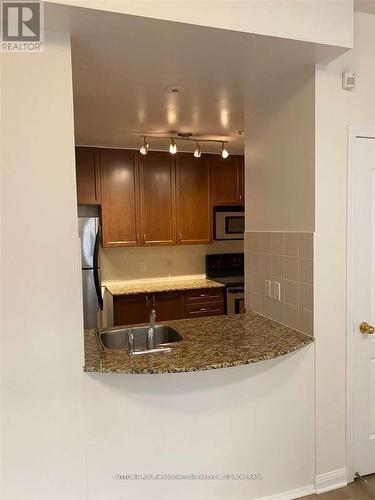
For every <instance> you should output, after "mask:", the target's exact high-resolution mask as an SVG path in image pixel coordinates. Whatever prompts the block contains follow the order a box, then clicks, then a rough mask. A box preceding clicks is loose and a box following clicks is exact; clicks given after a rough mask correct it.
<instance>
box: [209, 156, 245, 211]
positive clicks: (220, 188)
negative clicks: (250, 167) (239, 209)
mask: <svg viewBox="0 0 375 500" xmlns="http://www.w3.org/2000/svg"><path fill="white" fill-rule="evenodd" d="M212 178H213V181H212V184H213V204H214V205H243V204H244V199H245V198H244V157H243V156H239V155H232V156H229V157H228V158H226V159H223V158H222V157H221V156H219V155H212Z"/></svg>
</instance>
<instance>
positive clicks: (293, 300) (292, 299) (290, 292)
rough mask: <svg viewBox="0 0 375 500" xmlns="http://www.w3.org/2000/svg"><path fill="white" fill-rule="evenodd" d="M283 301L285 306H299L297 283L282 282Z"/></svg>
mask: <svg viewBox="0 0 375 500" xmlns="http://www.w3.org/2000/svg"><path fill="white" fill-rule="evenodd" d="M284 300H285V303H286V304H291V305H294V306H298V305H299V301H298V282H297V281H287V280H285V281H284Z"/></svg>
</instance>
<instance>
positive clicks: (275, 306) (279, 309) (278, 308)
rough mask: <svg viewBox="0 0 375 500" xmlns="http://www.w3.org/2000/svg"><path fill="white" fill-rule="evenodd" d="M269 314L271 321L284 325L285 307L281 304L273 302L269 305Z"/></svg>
mask: <svg viewBox="0 0 375 500" xmlns="http://www.w3.org/2000/svg"><path fill="white" fill-rule="evenodd" d="M271 314H272V319H274V320H275V321H279V322H280V323H284V321H285V306H284V303H283V302H278V301H277V300H273V301H272V304H271Z"/></svg>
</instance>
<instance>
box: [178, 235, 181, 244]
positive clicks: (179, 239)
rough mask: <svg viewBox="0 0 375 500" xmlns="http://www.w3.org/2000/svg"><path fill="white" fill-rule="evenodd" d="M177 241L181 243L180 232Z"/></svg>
mask: <svg viewBox="0 0 375 500" xmlns="http://www.w3.org/2000/svg"><path fill="white" fill-rule="evenodd" d="M178 241H179V242H180V243H181V241H182V236H181V233H178Z"/></svg>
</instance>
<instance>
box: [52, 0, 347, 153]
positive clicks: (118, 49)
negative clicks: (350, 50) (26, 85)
mask: <svg viewBox="0 0 375 500" xmlns="http://www.w3.org/2000/svg"><path fill="white" fill-rule="evenodd" d="M45 27H46V29H47V30H51V31H64V32H70V33H71V40H72V68H73V91H74V115H75V134H76V143H77V144H81V145H98V146H100V145H102V146H117V147H139V145H140V144H141V139H140V138H139V135H140V134H146V135H148V136H149V140H148V142H149V143H150V149H165V148H166V146H167V141H166V140H161V139H157V138H152V137H150V136H152V135H153V134H154V135H157V134H163V135H165V134H172V133H174V132H192V133H193V134H194V135H197V136H199V137H202V138H210V139H220V140H228V141H229V148H228V149H229V151H230V152H233V153H241V152H243V144H244V135H243V134H242V131H243V129H244V99H245V95H248V94H249V92H250V93H251V94H252V96H253V97H254V96H256V94H257V92H262V89H264V88H265V87H269V86H270V85H275V84H276V85H277V82H278V81H279V80H280V79H282V78H283V77H289V78H290V77H291V75H293V72H294V71H298V70H299V69H301V68H306V66H307V65H312V64H315V63H316V62H324V61H328V60H330V59H332V58H333V57H335V56H337V55H339V54H340V53H342V51H343V49H340V48H338V47H329V46H322V45H315V44H311V43H304V42H297V41H292V40H284V39H280V38H273V37H266V36H260V35H251V34H246V33H239V32H233V31H227V30H220V29H215V28H207V27H202V26H194V25H188V24H182V23H174V22H170V21H161V20H155V19H149V18H144V17H137V16H129V15H125V14H118V13H112V12H105V11H99V10H93V9H86V8H79V7H70V6H64V5H58V4H48V3H46V5H45ZM170 86H177V87H182V90H181V91H180V92H179V93H178V94H173V93H170V92H169V91H168V90H167V89H168V87H170ZM179 146H180V147H179V149H180V150H187V151H189V150H191V148H193V144H191V147H190V144H187V143H181V144H180V145H179ZM202 149H203V150H204V151H216V150H217V151H218V149H219V147H218V146H217V145H215V144H212V143H211V144H208V145H207V147H206V146H204V147H203V148H202Z"/></svg>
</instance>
